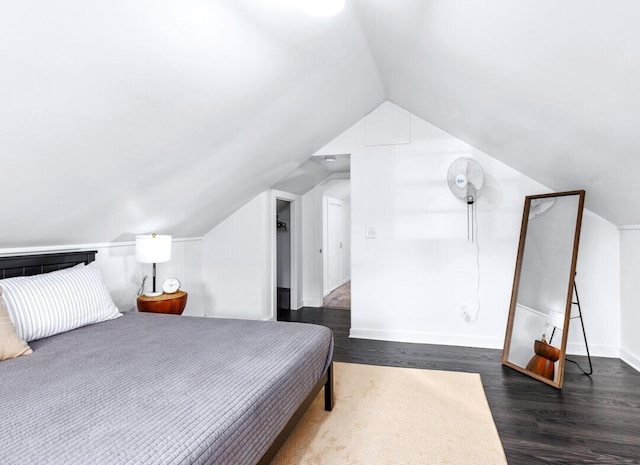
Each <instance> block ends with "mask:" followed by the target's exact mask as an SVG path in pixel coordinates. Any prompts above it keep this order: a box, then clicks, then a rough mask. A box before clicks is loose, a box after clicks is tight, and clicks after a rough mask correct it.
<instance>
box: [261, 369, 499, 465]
mask: <svg viewBox="0 0 640 465" xmlns="http://www.w3.org/2000/svg"><path fill="white" fill-rule="evenodd" d="M334 374H335V383H334V387H335V400H336V403H335V407H334V409H333V411H332V412H325V411H324V410H323V407H324V403H323V400H324V398H323V395H324V394H323V392H320V395H319V396H318V398H317V399H316V400H315V401H314V403H313V404H312V405H311V407H310V408H309V411H308V412H307V413H306V414H305V416H304V417H303V418H302V420H301V421H300V423H299V424H298V426H297V427H296V428H295V429H294V431H293V432H292V433H291V436H289V438H288V439H287V442H286V443H285V444H284V445H283V446H282V449H280V451H279V452H278V455H277V456H276V457H275V459H274V460H273V462H272V465H294V464H295V465H303V464H304V465H378V464H380V465H382V464H385V465H395V464H398V465H412V464H420V465H422V464H429V465H437V464H449V465H467V464H468V465H494V464H500V465H504V464H506V463H507V460H506V458H505V454H504V450H503V448H502V443H501V442H500V437H499V436H498V432H497V429H496V426H495V423H494V422H493V417H492V416H491V411H490V410H489V405H488V403H487V398H486V396H485V394H484V390H483V389H482V383H481V381H480V375H478V374H475V373H458V372H447V371H432V370H419V369H411V368H391V367H380V366H371V365H357V364H351V363H338V362H336V363H335V364H334Z"/></svg>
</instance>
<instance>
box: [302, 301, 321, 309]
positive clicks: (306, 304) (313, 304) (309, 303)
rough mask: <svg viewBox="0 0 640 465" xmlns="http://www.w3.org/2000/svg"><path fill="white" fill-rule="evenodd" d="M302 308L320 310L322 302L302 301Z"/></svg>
mask: <svg viewBox="0 0 640 465" xmlns="http://www.w3.org/2000/svg"><path fill="white" fill-rule="evenodd" d="M302 306H303V307H315V308H320V307H322V300H313V299H312V300H303V301H302Z"/></svg>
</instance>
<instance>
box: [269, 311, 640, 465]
mask: <svg viewBox="0 0 640 465" xmlns="http://www.w3.org/2000/svg"><path fill="white" fill-rule="evenodd" d="M278 319H280V320H283V321H298V322H304V323H316V324H321V325H325V326H328V327H330V328H331V329H332V330H333V334H334V337H335V355H334V360H336V361H341V362H353V363H364V364H373V365H386V366H400V367H413V368H428V369H433V370H449V371H464V372H473V373H480V375H481V377H482V383H483V385H484V390H485V393H486V395H487V399H488V401H489V405H490V407H491V412H492V414H493V418H494V421H495V423H496V426H497V427H498V432H499V433H500V438H501V439H502V444H503V446H504V450H505V453H506V454H507V459H508V461H509V464H510V465H536V464H616V465H622V464H640V373H638V372H637V371H635V370H634V369H633V368H631V367H630V366H629V365H627V364H626V363H624V362H622V361H621V360H618V359H610V358H599V357H596V358H593V359H592V360H593V369H594V374H593V375H592V376H591V377H588V376H585V375H584V374H582V372H581V371H580V370H579V369H578V367H576V366H575V365H573V364H571V363H568V364H567V365H566V369H565V377H564V388H563V389H562V390H557V389H555V388H553V387H551V386H547V385H546V384H543V383H540V382H539V381H536V380H534V379H532V378H529V377H528V376H525V375H522V374H521V373H518V372H516V371H514V370H512V369H510V368H507V367H503V366H502V365H501V364H500V356H501V351H499V350H491V349H477V348H468V347H453V346H442V345H427V344H405V343H398V342H384V341H371V340H363V339H349V329H350V326H351V324H350V312H349V311H348V310H335V309H318V308H308V307H305V308H302V309H300V310H297V311H280V312H279V315H278ZM572 358H573V359H575V360H576V361H578V362H580V363H581V364H582V366H583V367H587V366H588V363H587V362H586V358H581V357H572Z"/></svg>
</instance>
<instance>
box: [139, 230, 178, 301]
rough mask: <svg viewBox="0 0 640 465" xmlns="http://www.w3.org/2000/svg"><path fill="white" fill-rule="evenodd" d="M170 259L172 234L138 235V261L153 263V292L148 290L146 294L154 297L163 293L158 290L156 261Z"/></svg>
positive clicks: (161, 261)
mask: <svg viewBox="0 0 640 465" xmlns="http://www.w3.org/2000/svg"><path fill="white" fill-rule="evenodd" d="M169 260H171V236H168V235H160V234H156V233H153V234H145V235H141V236H136V261H137V262H139V263H153V292H147V293H145V294H144V295H146V296H148V297H154V296H158V295H160V294H162V292H156V263H163V262H168V261H169Z"/></svg>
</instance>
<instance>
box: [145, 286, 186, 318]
mask: <svg viewBox="0 0 640 465" xmlns="http://www.w3.org/2000/svg"><path fill="white" fill-rule="evenodd" d="M186 305H187V293H186V292H184V291H177V292H174V293H173V294H166V293H165V294H160V295H159V296H156V297H147V296H146V295H141V296H139V297H138V311H139V312H151V313H170V314H172V315H182V312H183V311H184V307H185V306H186Z"/></svg>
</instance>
